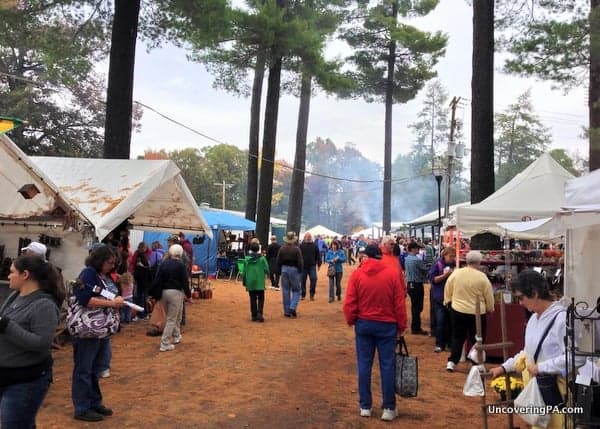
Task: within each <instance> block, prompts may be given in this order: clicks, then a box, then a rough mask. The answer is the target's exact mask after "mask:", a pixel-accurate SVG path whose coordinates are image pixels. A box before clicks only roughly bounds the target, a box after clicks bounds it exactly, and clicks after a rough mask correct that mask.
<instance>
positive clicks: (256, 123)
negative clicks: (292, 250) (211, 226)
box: [246, 53, 266, 221]
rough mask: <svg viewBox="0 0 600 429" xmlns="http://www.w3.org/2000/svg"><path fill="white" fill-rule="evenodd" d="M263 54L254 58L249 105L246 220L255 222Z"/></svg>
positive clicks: (263, 65)
mask: <svg viewBox="0 0 600 429" xmlns="http://www.w3.org/2000/svg"><path fill="white" fill-rule="evenodd" d="M265 58H266V55H265V53H260V54H259V55H258V56H257V57H256V65H255V66H254V81H253V82H252V102H251V104H250V136H249V142H248V184H247V188H246V219H249V220H251V221H255V220H256V195H257V193H258V147H259V143H258V142H259V135H260V101H261V98H262V87H263V81H264V78H265Z"/></svg>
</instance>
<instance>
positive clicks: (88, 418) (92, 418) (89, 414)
mask: <svg viewBox="0 0 600 429" xmlns="http://www.w3.org/2000/svg"><path fill="white" fill-rule="evenodd" d="M75 420H83V421H84V422H99V421H101V420H104V416H103V415H102V414H99V413H97V412H96V411H94V410H86V411H84V412H83V413H81V414H75Z"/></svg>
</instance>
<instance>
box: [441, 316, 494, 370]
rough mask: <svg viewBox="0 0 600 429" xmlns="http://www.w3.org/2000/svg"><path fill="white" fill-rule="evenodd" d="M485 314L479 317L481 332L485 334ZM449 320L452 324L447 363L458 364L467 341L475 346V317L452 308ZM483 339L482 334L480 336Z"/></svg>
mask: <svg viewBox="0 0 600 429" xmlns="http://www.w3.org/2000/svg"><path fill="white" fill-rule="evenodd" d="M485 319H486V316H485V314H482V315H481V331H482V333H483V332H485ZM450 320H451V323H452V348H451V350H450V357H449V358H448V360H449V361H452V362H454V363H458V361H459V360H460V355H461V354H462V350H463V344H464V343H465V341H466V340H469V341H470V342H471V344H475V342H476V341H475V333H476V331H475V315H474V314H465V313H460V312H458V311H456V310H454V309H453V308H451V309H450ZM482 337H483V334H482Z"/></svg>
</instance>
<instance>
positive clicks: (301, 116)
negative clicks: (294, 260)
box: [287, 72, 312, 233]
mask: <svg viewBox="0 0 600 429" xmlns="http://www.w3.org/2000/svg"><path fill="white" fill-rule="evenodd" d="M311 84H312V76H311V75H310V74H309V73H307V72H304V73H303V74H302V87H301V88H300V108H299V110H298V128H297V129H296V155H295V157H294V171H293V172H292V183H291V185H290V200H289V203H288V215H287V230H288V231H294V232H296V233H300V228H301V226H302V201H303V198H304V170H305V169H306V139H307V134H308V118H309V112H310V98H311Z"/></svg>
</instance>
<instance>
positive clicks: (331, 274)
mask: <svg viewBox="0 0 600 429" xmlns="http://www.w3.org/2000/svg"><path fill="white" fill-rule="evenodd" d="M335 274H336V272H335V265H333V264H329V266H328V267H327V277H335Z"/></svg>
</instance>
